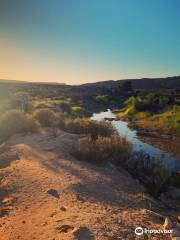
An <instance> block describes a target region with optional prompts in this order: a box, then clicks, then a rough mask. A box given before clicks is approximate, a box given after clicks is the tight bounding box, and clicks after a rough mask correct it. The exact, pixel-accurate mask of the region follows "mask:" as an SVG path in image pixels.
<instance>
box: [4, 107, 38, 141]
mask: <svg viewBox="0 0 180 240" xmlns="http://www.w3.org/2000/svg"><path fill="white" fill-rule="evenodd" d="M38 128H39V124H38V123H37V121H35V119H33V118H32V117H31V116H30V115H25V114H24V113H23V112H20V111H18V110H11V111H8V112H6V113H5V114H3V115H2V117H1V118H0V133H1V135H0V141H1V142H2V141H5V140H7V139H8V138H9V137H11V136H12V135H14V134H16V133H27V132H36V131H37V130H38Z"/></svg>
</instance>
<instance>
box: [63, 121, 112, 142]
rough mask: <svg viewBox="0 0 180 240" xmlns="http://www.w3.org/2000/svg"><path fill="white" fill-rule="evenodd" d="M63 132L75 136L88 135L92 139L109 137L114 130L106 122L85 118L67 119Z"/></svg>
mask: <svg viewBox="0 0 180 240" xmlns="http://www.w3.org/2000/svg"><path fill="white" fill-rule="evenodd" d="M65 130H66V131H67V132H70V133H76V134H89V135H90V136H91V138H92V139H96V138H97V137H98V135H100V136H110V135H111V134H112V133H113V132H114V129H113V127H112V126H111V125H110V124H109V123H106V122H97V121H93V120H90V119H87V118H76V119H67V120H66V121H65Z"/></svg>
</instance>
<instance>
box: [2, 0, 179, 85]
mask: <svg viewBox="0 0 180 240" xmlns="http://www.w3.org/2000/svg"><path fill="white" fill-rule="evenodd" d="M179 12H180V1H179V0H0V79H13V80H14V79H16V80H24V81H34V82H39V81H42V82H46V81H48V82H61V83H67V84H81V83H86V82H96V81H103V80H110V79H114V80H116V79H127V78H143V77H164V76H175V75H180V14H179Z"/></svg>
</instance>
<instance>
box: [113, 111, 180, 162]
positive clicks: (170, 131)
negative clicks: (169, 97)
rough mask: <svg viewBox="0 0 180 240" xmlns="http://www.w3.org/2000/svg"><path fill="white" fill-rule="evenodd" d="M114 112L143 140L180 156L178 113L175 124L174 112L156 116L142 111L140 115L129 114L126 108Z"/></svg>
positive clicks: (118, 118)
mask: <svg viewBox="0 0 180 240" xmlns="http://www.w3.org/2000/svg"><path fill="white" fill-rule="evenodd" d="M114 114H115V115H116V118H117V120H122V121H126V122H128V126H129V127H130V128H131V129H134V130H136V131H137V135H138V136H139V138H140V139H141V140H143V141H144V142H146V143H148V144H152V145H153V146H155V147H158V148H160V149H162V150H164V151H168V152H170V153H172V154H173V155H174V156H176V157H178V158H180V133H179V132H180V126H179V122H178V114H176V116H174V119H173V121H174V122H176V123H174V124H173V121H172V118H173V114H172V113H170V112H166V113H164V114H159V115H154V116H149V115H147V116H145V114H140V113H139V115H138V116H137V115H134V116H133V115H130V116H129V115H128V114H127V113H125V111H124V109H122V110H120V111H119V110H117V111H114ZM165 116H166V117H165ZM168 116H169V118H168ZM167 119H169V120H167Z"/></svg>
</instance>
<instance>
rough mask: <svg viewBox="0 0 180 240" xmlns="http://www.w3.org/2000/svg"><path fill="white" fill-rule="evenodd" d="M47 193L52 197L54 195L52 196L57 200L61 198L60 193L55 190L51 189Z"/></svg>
mask: <svg viewBox="0 0 180 240" xmlns="http://www.w3.org/2000/svg"><path fill="white" fill-rule="evenodd" d="M47 193H48V194H50V195H52V196H53V197H55V198H60V196H59V193H58V191H57V190H55V189H49V190H48V191H47Z"/></svg>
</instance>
